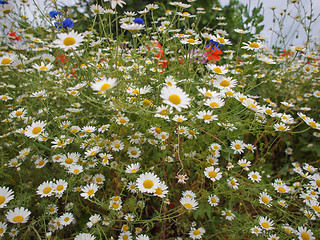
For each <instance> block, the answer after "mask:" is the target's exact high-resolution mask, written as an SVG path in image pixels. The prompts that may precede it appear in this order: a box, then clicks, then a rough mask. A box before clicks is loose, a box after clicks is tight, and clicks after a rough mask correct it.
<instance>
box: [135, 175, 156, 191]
mask: <svg viewBox="0 0 320 240" xmlns="http://www.w3.org/2000/svg"><path fill="white" fill-rule="evenodd" d="M159 185H160V179H159V178H158V177H157V176H156V175H155V174H154V173H151V172H147V173H143V174H140V176H139V177H138V179H137V187H138V189H139V191H140V192H146V193H155V192H156V189H157V188H158V187H159Z"/></svg>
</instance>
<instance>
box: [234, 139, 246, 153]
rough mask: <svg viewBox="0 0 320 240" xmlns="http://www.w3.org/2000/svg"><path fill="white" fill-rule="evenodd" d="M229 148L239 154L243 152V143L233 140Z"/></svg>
mask: <svg viewBox="0 0 320 240" xmlns="http://www.w3.org/2000/svg"><path fill="white" fill-rule="evenodd" d="M231 149H233V150H234V152H233V153H234V154H241V153H243V152H244V149H245V144H244V142H243V141H241V140H235V141H232V142H231Z"/></svg>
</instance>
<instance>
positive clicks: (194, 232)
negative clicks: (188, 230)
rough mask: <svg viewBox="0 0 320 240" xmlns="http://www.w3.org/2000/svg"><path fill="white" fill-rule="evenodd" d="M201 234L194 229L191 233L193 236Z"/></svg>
mask: <svg viewBox="0 0 320 240" xmlns="http://www.w3.org/2000/svg"><path fill="white" fill-rule="evenodd" d="M200 233H201V232H200V231H199V230H198V229H196V230H194V231H193V235H199V234H200Z"/></svg>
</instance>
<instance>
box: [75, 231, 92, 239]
mask: <svg viewBox="0 0 320 240" xmlns="http://www.w3.org/2000/svg"><path fill="white" fill-rule="evenodd" d="M95 239H96V237H95V236H93V235H92V234H89V233H80V234H78V235H77V236H76V237H75V238H74V240H95Z"/></svg>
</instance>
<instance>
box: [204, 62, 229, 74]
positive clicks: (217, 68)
mask: <svg viewBox="0 0 320 240" xmlns="http://www.w3.org/2000/svg"><path fill="white" fill-rule="evenodd" d="M207 68H208V70H210V71H212V72H214V73H216V74H226V73H227V72H228V69H227V68H226V67H224V66H218V65H216V64H211V63H210V64H207Z"/></svg>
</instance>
